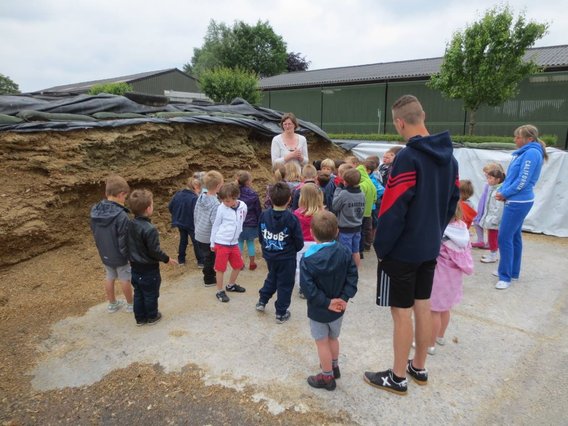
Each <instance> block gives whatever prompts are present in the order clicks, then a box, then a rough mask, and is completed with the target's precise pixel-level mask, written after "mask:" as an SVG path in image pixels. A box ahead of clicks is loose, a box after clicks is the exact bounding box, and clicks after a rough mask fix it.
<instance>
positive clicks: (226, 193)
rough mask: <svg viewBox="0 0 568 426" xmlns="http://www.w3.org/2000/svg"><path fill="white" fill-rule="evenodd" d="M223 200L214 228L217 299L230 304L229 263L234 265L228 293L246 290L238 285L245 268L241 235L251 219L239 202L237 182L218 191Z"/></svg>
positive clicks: (243, 205)
mask: <svg viewBox="0 0 568 426" xmlns="http://www.w3.org/2000/svg"><path fill="white" fill-rule="evenodd" d="M218 196H219V199H220V200H221V201H222V203H221V205H220V206H219V207H218V209H217V216H216V217H215V222H214V223H213V228H212V229H211V250H213V251H215V272H216V278H217V294H216V296H217V299H218V300H219V301H220V302H228V301H229V300H230V299H229V296H227V294H226V293H225V290H223V276H224V274H225V271H226V270H227V263H230V264H231V268H232V269H233V270H232V271H231V276H230V277H229V284H228V285H227V286H226V287H225V289H226V290H227V291H232V292H236V293H244V292H245V291H246V290H245V288H244V287H241V286H240V285H238V284H237V277H238V276H239V272H240V271H241V269H242V268H243V266H244V263H243V258H242V256H241V251H240V249H239V235H241V232H242V230H243V223H244V221H245V218H246V216H247V205H246V204H245V203H243V202H242V201H240V200H239V196H240V190H239V186H238V185H237V184H236V183H234V182H231V183H226V184H224V185H223V186H222V187H221V189H220V190H219V192H218Z"/></svg>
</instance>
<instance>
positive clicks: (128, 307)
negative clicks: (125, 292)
mask: <svg viewBox="0 0 568 426" xmlns="http://www.w3.org/2000/svg"><path fill="white" fill-rule="evenodd" d="M124 312H126V313H128V314H131V313H132V312H134V304H133V303H126V307H125V308H124Z"/></svg>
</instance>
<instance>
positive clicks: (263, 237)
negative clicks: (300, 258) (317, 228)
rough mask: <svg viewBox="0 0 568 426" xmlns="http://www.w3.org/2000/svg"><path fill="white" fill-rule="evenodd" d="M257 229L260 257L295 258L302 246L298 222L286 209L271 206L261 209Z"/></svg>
mask: <svg viewBox="0 0 568 426" xmlns="http://www.w3.org/2000/svg"><path fill="white" fill-rule="evenodd" d="M258 231H259V233H258V235H259V236H258V239H259V242H260V246H261V247H262V257H264V258H265V259H266V260H290V259H296V253H297V252H299V251H300V250H302V248H303V247H304V237H303V235H302V228H301V226H300V222H299V221H298V218H297V217H296V216H294V214H292V213H291V212H290V210H288V209H286V210H274V209H273V208H272V207H271V208H269V209H268V210H265V211H263V212H262V214H261V215H260V222H259V224H258Z"/></svg>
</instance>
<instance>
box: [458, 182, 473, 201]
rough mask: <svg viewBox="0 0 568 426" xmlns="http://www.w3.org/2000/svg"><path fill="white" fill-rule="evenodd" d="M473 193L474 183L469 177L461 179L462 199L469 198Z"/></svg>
mask: <svg viewBox="0 0 568 426" xmlns="http://www.w3.org/2000/svg"><path fill="white" fill-rule="evenodd" d="M472 195H473V184H472V183H471V181H470V180H469V179H462V180H460V200H469V199H470V198H471V196H472Z"/></svg>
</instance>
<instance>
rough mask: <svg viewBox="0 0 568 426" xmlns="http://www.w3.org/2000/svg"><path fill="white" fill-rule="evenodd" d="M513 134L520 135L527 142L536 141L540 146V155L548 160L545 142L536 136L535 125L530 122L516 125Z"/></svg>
mask: <svg viewBox="0 0 568 426" xmlns="http://www.w3.org/2000/svg"><path fill="white" fill-rule="evenodd" d="M513 134H514V135H515V136H520V137H521V138H523V139H524V140H525V141H527V142H530V141H531V140H533V141H535V142H538V143H539V144H540V146H541V148H542V156H543V157H544V160H545V161H546V160H548V154H547V153H546V144H545V143H544V141H541V140H540V139H539V138H538V129H537V128H536V126H533V125H532V124H523V125H522V126H519V127H517V128H516V129H515V131H514V132H513Z"/></svg>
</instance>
